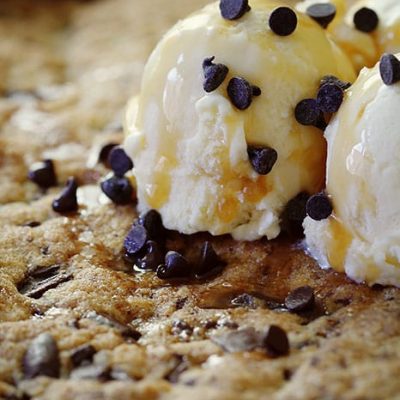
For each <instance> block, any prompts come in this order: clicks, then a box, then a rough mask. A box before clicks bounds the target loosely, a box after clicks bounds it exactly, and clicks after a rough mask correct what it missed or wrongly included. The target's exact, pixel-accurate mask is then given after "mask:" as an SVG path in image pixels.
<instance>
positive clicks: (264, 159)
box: [247, 146, 278, 175]
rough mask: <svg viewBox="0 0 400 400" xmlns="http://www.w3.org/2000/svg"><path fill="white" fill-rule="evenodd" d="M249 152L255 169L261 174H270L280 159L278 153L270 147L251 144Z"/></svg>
mask: <svg viewBox="0 0 400 400" xmlns="http://www.w3.org/2000/svg"><path fill="white" fill-rule="evenodd" d="M247 154H248V155H249V160H250V163H251V165H252V166H253V169H254V171H256V172H257V173H258V174H260V175H268V174H269V173H270V172H271V170H272V168H273V166H274V165H275V163H276V161H277V160H278V153H277V152H276V150H274V149H272V148H270V147H261V146H249V147H248V148H247Z"/></svg>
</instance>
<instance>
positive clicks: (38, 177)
mask: <svg viewBox="0 0 400 400" xmlns="http://www.w3.org/2000/svg"><path fill="white" fill-rule="evenodd" d="M28 178H29V179H30V180H31V181H32V182H34V183H36V184H37V185H38V186H39V187H41V188H42V189H48V188H49V187H52V186H56V185H57V176H56V172H55V169H54V163H53V161H52V160H44V161H42V162H39V163H36V164H33V165H32V168H31V169H30V171H29V173H28Z"/></svg>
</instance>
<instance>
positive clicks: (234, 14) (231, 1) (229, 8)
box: [219, 0, 250, 21]
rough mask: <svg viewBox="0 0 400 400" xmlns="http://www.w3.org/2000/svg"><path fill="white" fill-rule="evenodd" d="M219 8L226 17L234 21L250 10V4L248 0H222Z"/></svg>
mask: <svg viewBox="0 0 400 400" xmlns="http://www.w3.org/2000/svg"><path fill="white" fill-rule="evenodd" d="M219 9H220V11H221V15H222V17H223V18H224V19H227V20H229V21H233V20H235V19H239V18H241V17H243V15H244V14H245V13H246V12H248V11H250V6H249V2H248V0H221V1H220V3H219Z"/></svg>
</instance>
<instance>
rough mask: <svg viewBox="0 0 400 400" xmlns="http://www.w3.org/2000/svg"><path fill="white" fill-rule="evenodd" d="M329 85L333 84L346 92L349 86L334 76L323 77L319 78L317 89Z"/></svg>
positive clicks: (348, 83)
mask: <svg viewBox="0 0 400 400" xmlns="http://www.w3.org/2000/svg"><path fill="white" fill-rule="evenodd" d="M329 83H334V84H335V85H337V86H339V87H340V88H341V89H342V90H346V89H348V88H349V87H350V86H351V83H350V82H344V81H342V80H341V79H339V78H337V77H336V76H334V75H325V76H323V77H322V78H321V81H320V83H319V87H320V88H321V87H322V86H324V85H326V84H329Z"/></svg>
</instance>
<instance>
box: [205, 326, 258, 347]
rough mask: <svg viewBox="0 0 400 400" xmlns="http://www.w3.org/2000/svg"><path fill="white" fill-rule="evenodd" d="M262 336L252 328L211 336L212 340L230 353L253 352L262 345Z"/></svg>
mask: <svg viewBox="0 0 400 400" xmlns="http://www.w3.org/2000/svg"><path fill="white" fill-rule="evenodd" d="M261 339H262V338H261V336H260V334H259V333H258V332H257V331H256V330H255V329H254V328H252V327H250V328H242V329H238V330H237V331H231V332H226V333H222V334H218V335H214V336H211V340H212V341H213V342H214V343H215V344H217V345H218V346H220V347H222V348H223V349H224V350H225V351H228V352H230V353H233V352H239V351H253V350H255V349H256V348H257V347H260V346H261V344H262V341H261Z"/></svg>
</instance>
